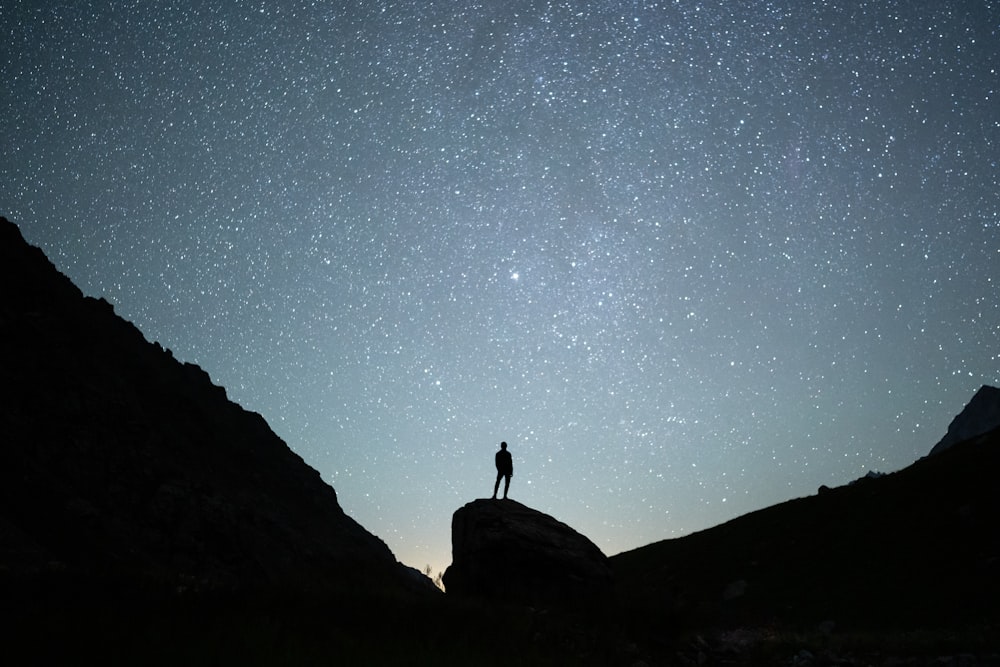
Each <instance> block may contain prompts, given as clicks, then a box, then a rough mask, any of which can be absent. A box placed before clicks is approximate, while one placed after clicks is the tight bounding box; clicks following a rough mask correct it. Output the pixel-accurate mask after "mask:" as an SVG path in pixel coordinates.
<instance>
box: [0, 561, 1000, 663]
mask: <svg viewBox="0 0 1000 667" xmlns="http://www.w3.org/2000/svg"><path fill="white" fill-rule="evenodd" d="M23 584H24V582H21V583H20V584H18V585H10V584H9V583H8V585H7V586H6V591H5V595H4V597H3V600H4V601H3V608H4V609H3V611H4V616H5V618H7V619H9V620H8V621H6V622H5V623H4V624H3V627H4V630H3V632H2V633H0V636H2V641H3V646H4V653H5V655H7V656H19V657H18V659H17V660H16V661H13V662H7V661H6V660H5V663H6V664H11V665H13V664H19V665H28V664H38V665H57V664H62V665H69V664H102V665H126V664H128V665H134V664H143V665H165V666H166V665H169V666H170V667H176V666H178V665H485V666H490V665H497V666H499V665H504V666H510V665H611V666H616V665H622V666H629V667H638V666H641V665H648V666H650V667H653V666H656V665H845V666H853V665H936V666H947V665H955V666H959V665H961V666H976V665H1000V640H998V637H1000V627H998V626H997V625H996V624H990V623H985V622H984V623H982V624H971V625H968V626H965V627H950V628H923V629H910V630H900V629H892V630H879V629H869V630H858V629H852V630H849V631H842V630H840V629H838V628H837V627H835V626H829V625H827V626H824V627H818V628H815V629H811V630H802V629H794V628H789V627H779V626H777V625H775V624H774V623H768V622H762V623H760V624H744V625H741V626H738V627H696V626H694V625H691V624H686V623H685V622H684V620H683V619H678V618H666V617H659V618H658V617H654V616H650V615H649V614H648V613H647V611H643V610H641V609H636V608H632V607H629V606H628V605H624V604H622V603H621V602H620V601H618V602H615V601H611V602H609V603H608V604H606V605H604V606H601V607H594V608H574V609H558V608H550V609H541V608H525V607H505V606H499V605H493V604H485V603H482V602H470V601H455V600H452V599H449V598H448V597H447V596H444V595H441V596H433V597H430V598H424V599H420V600H415V599H413V598H407V599H400V598H399V597H397V596H382V595H366V596H363V597H358V596H356V595H355V596H343V597H336V596H333V597H327V598H325V599H319V598H317V599H311V600H304V599H302V598H301V597H298V598H296V599H287V598H282V597H281V596H280V595H274V594H272V595H261V594H258V595H254V596H247V595H234V594H217V593H216V594H213V593H205V592H201V593H185V592H181V591H153V590H148V589H147V590H142V591H137V590H135V589H134V588H129V587H127V586H123V585H121V584H113V583H109V582H102V583H100V584H96V583H94V582H89V583H87V584H81V583H79V582H76V583H74V582H72V581H69V580H67V579H62V580H60V578H59V577H57V576H56V577H49V578H48V581H46V582H44V583H42V582H40V581H38V580H36V581H34V582H31V585H30V586H25V585H23Z"/></svg>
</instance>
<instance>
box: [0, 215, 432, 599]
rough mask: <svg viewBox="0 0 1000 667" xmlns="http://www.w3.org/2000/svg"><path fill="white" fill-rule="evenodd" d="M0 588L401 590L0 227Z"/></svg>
mask: <svg viewBox="0 0 1000 667" xmlns="http://www.w3.org/2000/svg"><path fill="white" fill-rule="evenodd" d="M0 285H2V288H0V289H2V290H3V291H2V294H0V332H2V336H3V342H4V344H3V345H2V346H0V367H2V368H3V379H4V382H3V383H2V391H3V395H2V399H0V411H2V418H3V431H4V433H3V446H2V448H0V576H6V577H8V578H18V577H24V576H29V575H30V576H34V577H45V576H48V575H56V574H58V575H59V576H61V577H67V576H72V575H79V576H80V577H103V578H113V579H124V580H129V581H139V580H141V581H143V582H146V583H148V584H149V585H151V586H165V587H171V588H189V589H201V590H214V589H219V590H234V591H235V590H241V591H242V590H248V589H251V588H277V589H280V590H284V591H287V590H298V591H309V592H316V591H321V590H332V589H341V588H345V587H349V588H356V587H363V588H366V589H368V588H376V587H385V588H388V589H405V588H407V587H408V586H410V585H411V582H413V581H414V580H415V579H414V577H413V574H412V572H410V571H408V570H407V569H406V568H403V567H402V566H401V565H399V564H398V563H397V562H396V559H395V558H394V556H393V555H392V553H390V551H389V549H388V548H387V547H386V546H385V544H384V543H383V542H382V541H381V540H379V539H378V538H377V537H375V536H374V535H372V534H370V533H369V532H367V531H366V530H365V529H364V528H362V527H361V526H360V525H358V524H357V523H356V522H355V521H353V520H352V519H351V518H350V517H348V516H346V515H345V514H344V512H343V511H342V510H341V508H340V506H339V504H338V502H337V496H336V493H335V492H334V490H333V489H332V488H331V487H330V486H329V485H327V484H325V483H324V482H323V481H322V480H321V479H320V477H319V474H318V473H317V472H316V471H315V470H313V469H311V468H310V467H308V466H307V465H306V464H305V463H304V462H303V461H302V459H301V458H300V457H299V456H298V455H296V454H295V453H293V452H292V451H291V450H290V449H289V448H288V447H287V446H286V445H285V443H284V442H282V441H281V440H280V439H279V438H278V437H277V436H276V435H275V434H274V433H273V432H272V431H271V429H270V428H269V427H268V425H267V423H266V422H265V421H264V419H263V418H262V417H261V416H260V415H258V414H255V413H250V412H247V411H245V410H243V409H242V408H241V407H240V406H238V405H236V404H234V403H232V402H230V401H229V400H228V399H227V398H226V392H225V390H224V389H222V388H221V387H217V386H215V385H213V384H212V382H211V380H210V379H209V377H208V375H207V374H206V373H205V372H204V371H202V370H201V369H200V368H198V367H197V366H194V365H191V364H182V363H179V362H178V361H176V360H175V359H174V358H173V356H172V355H171V353H170V351H169V350H165V349H163V348H162V347H161V346H160V345H159V344H155V343H149V342H147V341H146V340H145V338H144V337H143V335H142V334H141V333H140V332H139V330H138V329H136V328H135V327H134V326H133V325H131V324H130V323H128V322H126V321H124V320H122V319H121V318H119V317H118V316H116V315H115V313H114V310H113V308H112V306H111V305H110V304H108V303H107V302H105V301H103V300H95V299H92V298H87V297H84V296H83V295H82V294H81V293H80V291H79V289H77V288H76V287H75V286H74V285H73V284H72V283H71V282H70V281H69V280H68V279H67V278H65V276H63V275H62V274H60V273H58V272H57V271H56V270H55V268H54V267H53V266H52V265H51V263H49V261H48V260H47V259H46V258H45V256H44V255H43V254H42V252H41V251H40V250H38V249H37V248H32V247H30V246H28V245H27V244H26V243H25V242H24V240H23V238H22V237H21V235H20V232H19V231H18V229H17V228H16V227H15V226H14V225H13V224H12V223H10V222H8V221H6V220H0Z"/></svg>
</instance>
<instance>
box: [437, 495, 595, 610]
mask: <svg viewBox="0 0 1000 667" xmlns="http://www.w3.org/2000/svg"><path fill="white" fill-rule="evenodd" d="M451 542H452V561H453V562H452V564H451V567H449V568H448V569H447V570H446V571H445V573H444V583H445V586H446V587H447V589H448V593H449V594H450V595H459V596H467V597H478V598H483V599H488V600H495V601H501V602H508V603H509V602H521V603H525V604H566V603H569V604H575V603H579V602H584V603H595V602H600V601H602V600H607V599H608V598H609V597H610V595H611V591H612V588H613V581H612V576H611V566H610V565H609V564H608V559H607V557H606V556H605V555H604V554H603V553H601V550H600V549H598V548H597V546H596V545H595V544H594V543H593V542H591V541H590V540H589V539H587V538H586V537H584V536H583V535H581V534H580V533H578V532H576V531H575V530H573V529H572V528H570V527H569V526H567V525H566V524H564V523H562V522H560V521H557V520H556V519H554V518H552V517H551V516H549V515H547V514H544V513H542V512H539V511H537V510H534V509H531V508H530V507H526V506H525V505H522V504H521V503H518V502H516V501H513V500H475V501H473V502H471V503H469V504H467V505H465V506H464V507H462V508H460V509H459V510H458V511H457V512H455V515H454V516H453V517H452V522H451Z"/></svg>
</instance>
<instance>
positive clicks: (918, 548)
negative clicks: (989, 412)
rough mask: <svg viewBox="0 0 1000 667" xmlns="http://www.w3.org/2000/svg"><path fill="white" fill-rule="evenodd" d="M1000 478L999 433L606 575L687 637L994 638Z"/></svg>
mask: <svg viewBox="0 0 1000 667" xmlns="http://www.w3.org/2000/svg"><path fill="white" fill-rule="evenodd" d="M998 472H1000V430H994V431H991V432H990V433H988V434H984V435H981V436H979V437H977V438H975V439H973V440H971V441H967V442H965V443H961V444H958V445H955V446H953V447H951V448H950V449H948V450H946V451H944V452H942V453H940V454H938V455H936V456H933V457H926V458H924V459H921V460H920V461H917V462H916V463H914V464H913V465H911V466H910V467H908V468H906V469H904V470H901V471H899V472H896V473H893V474H889V475H885V476H883V477H879V478H875V479H871V478H863V479H861V480H858V481H857V482H855V483H853V484H850V485H847V486H844V487H840V488H835V489H823V490H821V493H819V494H818V495H816V496H811V497H807V498H800V499H797V500H792V501H789V502H786V503H782V504H780V505H776V506H774V507H769V508H767V509H763V510H760V511H757V512H753V513H751V514H748V515H746V516H742V517H739V518H737V519H734V520H732V521H729V522H727V523H725V524H722V525H720V526H716V527H714V528H710V529H708V530H704V531H701V532H698V533H694V534H692V535H688V536H685V537H682V538H679V539H673V540H666V541H663V542H657V543H655V544H651V545H648V546H645V547H642V548H639V549H635V550H633V551H629V552H626V553H622V554H618V555H616V556H613V557H612V558H611V563H612V567H613V568H614V570H615V575H616V577H617V580H618V582H619V584H620V587H621V594H622V597H623V599H625V600H628V601H629V604H630V605H631V604H634V605H636V607H637V608H638V609H641V610H643V612H642V613H644V614H656V615H658V617H659V618H663V619H671V622H673V623H676V624H679V625H685V626H689V627H690V626H697V625H721V626H739V625H744V624H749V625H756V626H760V625H770V624H773V625H775V626H779V627H795V628H814V627H817V624H825V626H824V627H838V628H854V629H859V628H861V629H866V630H873V629H876V630H888V629H894V630H898V629H916V628H928V627H933V628H963V627H964V628H968V627H977V626H979V625H980V624H983V625H985V626H987V627H990V626H995V625H996V624H997V623H998V621H1000V607H998V605H997V599H998V595H1000V532H998V530H997V526H998V525H1000V523H998V522H1000V494H998V493H997V490H996V489H997V487H996V478H997V475H998Z"/></svg>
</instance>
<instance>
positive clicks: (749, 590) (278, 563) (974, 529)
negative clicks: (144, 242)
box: [0, 219, 1000, 667]
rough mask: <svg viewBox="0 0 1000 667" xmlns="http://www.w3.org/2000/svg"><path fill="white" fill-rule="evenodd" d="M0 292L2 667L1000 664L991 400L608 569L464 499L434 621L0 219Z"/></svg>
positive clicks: (180, 374)
mask: <svg viewBox="0 0 1000 667" xmlns="http://www.w3.org/2000/svg"><path fill="white" fill-rule="evenodd" d="M0 279H2V282H0V285H2V287H0V289H2V292H0V334H2V340H3V343H4V344H3V346H0V368H3V379H4V382H3V383H0V392H2V394H0V420H2V425H3V429H4V434H3V437H2V439H0V614H2V617H3V618H4V619H7V622H5V623H4V624H0V641H2V643H3V646H4V647H5V655H6V656H14V657H16V658H17V659H16V661H15V662H14V663H12V664H15V663H16V664H78V663H81V662H82V663H88V664H89V663H91V662H95V661H100V662H101V663H103V664H147V665H157V664H162V665H171V666H175V665H178V664H185V665H197V664H206V665H207V664H212V665H219V664H241V665H256V664H259V665H273V664H316V665H328V664H365V665H379V664H391V665H420V664H428V665H432V664H433V665H449V664H456V665H469V664H476V665H501V664H502V665H510V664H520V665H567V664H573V665H627V666H629V667H642V666H654V665H721V664H729V665H894V666H899V665H956V666H957V665H969V666H972V665H994V664H1000V639H998V637H1000V606H998V605H997V602H996V601H997V600H998V599H1000V531H998V530H997V526H998V525H1000V494H997V492H996V483H995V477H996V474H997V470H998V465H1000V460H998V459H1000V429H998V428H997V422H996V415H997V414H1000V409H998V403H997V397H998V396H1000V391H998V390H996V389H994V388H992V387H984V388H983V389H982V390H980V392H978V393H977V394H976V396H975V397H974V398H973V400H972V401H971V402H970V403H969V405H968V406H967V408H966V409H965V410H963V412H962V414H961V415H959V416H958V417H956V419H955V421H954V422H953V423H952V425H951V426H950V427H949V429H948V435H947V436H946V438H945V440H942V443H943V444H939V445H938V446H937V447H935V449H934V452H935V453H934V455H933V456H927V457H925V458H923V459H921V460H920V461H917V462H916V463H914V464H913V465H912V466H910V467H908V468H906V469H904V470H901V471H899V472H895V473H892V474H888V475H871V476H868V477H865V478H862V479H860V480H858V481H857V482H855V483H853V484H849V485H845V486H843V487H839V488H834V489H828V488H825V487H824V488H821V489H819V490H818V491H817V493H816V494H815V495H813V496H810V497H807V498H800V499H795V500H791V501H789V502H786V503H782V504H780V505H777V506H774V507H770V508H767V509H764V510H760V511H758V512H754V513H751V514H748V515H746V516H743V517H739V518H737V519H734V520H732V521H730V522H728V523H725V524H723V525H720V526H716V527H714V528H711V529H708V530H705V531H701V532H699V533H695V534H692V535H688V536H686V537H683V538H679V539H675V540H666V541H663V542H657V543H654V544H650V545H647V546H645V547H642V548H640V549H635V550H633V551H629V552H627V553H622V554H617V555H614V556H611V557H610V558H608V557H606V556H605V555H604V554H602V553H601V552H600V550H599V549H598V548H597V547H596V546H594V544H593V543H592V542H591V541H590V540H589V539H587V538H586V537H585V536H583V535H581V534H579V533H578V532H576V531H575V530H573V529H572V528H570V527H569V526H566V525H565V524H563V523H562V522H560V521H559V520H558V519H556V518H554V517H551V516H548V515H546V514H545V513H544V512H542V511H539V510H537V509H533V508H529V507H526V506H524V505H522V504H520V503H517V502H515V501H510V500H503V501H493V500H475V501H472V502H470V503H468V504H466V505H465V506H463V507H460V508H458V509H457V511H456V512H455V514H454V516H453V517H452V540H453V561H454V562H453V563H452V566H451V567H450V568H449V569H448V571H447V572H446V575H445V578H444V579H445V583H446V585H447V588H448V593H447V594H446V595H442V594H440V592H438V591H436V590H435V589H433V588H432V587H431V585H430V583H429V580H427V579H426V578H425V577H423V576H422V575H420V574H418V573H416V572H415V571H413V570H411V569H409V568H406V567H404V566H402V565H401V564H399V563H398V562H397V561H396V559H395V557H394V556H393V555H392V553H391V552H390V551H389V549H388V548H387V547H386V546H385V544H384V543H383V542H382V541H381V540H380V539H378V538H377V537H376V536H374V535H372V534H371V533H369V532H368V531H367V530H365V529H364V528H363V527H362V526H360V525H358V524H357V523H356V522H355V521H353V520H352V519H351V518H350V517H348V516H346V515H345V514H344V512H343V511H342V509H341V508H340V506H339V503H338V501H337V496H336V493H335V491H334V490H333V489H332V488H331V487H330V486H329V485H327V484H325V483H324V482H323V481H322V480H321V479H320V476H319V474H318V473H317V472H316V471H315V470H313V469H311V468H310V467H309V466H307V465H306V464H305V463H304V462H303V461H302V459H301V458H300V457H299V456H297V455H296V454H295V453H294V452H292V451H291V450H290V449H289V448H288V447H287V446H286V444H285V443H284V442H282V441H281V440H280V439H279V438H278V437H277V436H276V435H275V434H274V433H273V432H272V431H271V429H270V428H269V427H268V425H267V423H266V422H265V421H264V419H263V418H262V417H261V416H260V415H257V414H254V413H250V412H247V411H246V410H244V409H243V408H241V407H240V406H238V405H236V404H234V403H232V402H231V401H229V400H228V398H227V396H226V392H225V390H224V389H222V388H221V387H218V386H215V385H214V384H213V383H212V382H211V380H210V378H209V377H208V375H207V374H206V373H205V372H204V371H202V370H201V369H200V368H198V367H197V366H194V365H191V364H182V363H179V362H178V361H177V360H175V359H174V358H173V356H172V354H171V353H170V351H169V350H166V349H163V348H162V347H161V346H160V345H158V344H156V343H150V342H148V341H147V340H146V339H145V338H144V337H143V335H142V334H141V333H140V332H139V331H138V330H137V329H136V328H135V327H134V326H133V325H131V324H129V323H128V322H125V321H124V320H122V319H121V318H119V317H118V316H116V315H115V313H114V309H113V307H112V306H111V305H110V304H108V303H106V302H104V301H103V300H95V299H92V298H88V297H84V296H83V295H82V294H81V292H80V290H79V289H77V288H76V287H75V286H74V285H73V284H72V283H71V282H70V281H69V280H68V279H66V278H65V277H64V276H63V275H61V274H59V273H58V271H56V269H55V268H54V267H53V266H52V265H51V263H50V262H49V261H48V260H47V259H46V258H45V256H44V255H43V254H42V252H41V251H40V250H38V249H37V248H32V247H31V246H29V245H27V244H26V243H25V242H24V240H23V239H22V237H21V235H20V232H19V231H18V230H17V228H16V227H15V226H14V225H13V224H11V223H9V222H7V221H6V220H3V219H0ZM442 520H447V518H446V517H443V518H442Z"/></svg>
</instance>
